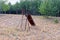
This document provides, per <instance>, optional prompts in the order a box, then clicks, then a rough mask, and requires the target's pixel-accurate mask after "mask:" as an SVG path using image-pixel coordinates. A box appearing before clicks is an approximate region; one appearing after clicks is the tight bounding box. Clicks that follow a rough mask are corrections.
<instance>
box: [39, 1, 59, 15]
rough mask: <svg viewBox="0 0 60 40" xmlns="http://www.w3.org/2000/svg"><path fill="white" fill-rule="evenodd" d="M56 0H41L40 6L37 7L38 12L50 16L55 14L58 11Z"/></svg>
mask: <svg viewBox="0 0 60 40" xmlns="http://www.w3.org/2000/svg"><path fill="white" fill-rule="evenodd" d="M55 1H56V0H54V1H53V0H44V1H42V3H41V5H40V7H39V12H41V14H43V15H46V16H48V15H50V16H56V14H57V13H58V7H57V4H56V2H55Z"/></svg>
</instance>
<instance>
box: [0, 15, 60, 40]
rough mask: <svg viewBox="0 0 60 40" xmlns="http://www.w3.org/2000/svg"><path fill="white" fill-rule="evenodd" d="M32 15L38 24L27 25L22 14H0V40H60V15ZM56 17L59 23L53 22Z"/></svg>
mask: <svg viewBox="0 0 60 40" xmlns="http://www.w3.org/2000/svg"><path fill="white" fill-rule="evenodd" d="M32 17H33V20H34V21H35V23H36V26H31V25H30V24H29V26H28V25H27V26H26V27H25V24H26V17H25V16H24V18H23V20H22V15H11V14H0V40H60V17H52V18H51V19H45V18H43V17H42V16H32ZM55 18H57V19H58V20H59V23H57V24H55V23H54V22H53V20H54V19H55ZM21 22H23V23H22V24H23V25H22V27H21Z"/></svg>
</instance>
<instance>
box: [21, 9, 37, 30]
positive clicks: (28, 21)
mask: <svg viewBox="0 0 60 40" xmlns="http://www.w3.org/2000/svg"><path fill="white" fill-rule="evenodd" d="M25 11H26V10H24V9H23V10H22V19H21V25H20V27H21V28H22V26H23V22H25V25H24V26H25V30H29V29H30V26H29V25H31V26H35V25H36V24H35V22H34V20H33V18H32V16H31V15H30V14H29V12H27V11H26V14H25ZM24 17H26V19H25V21H24ZM27 25H28V26H27Z"/></svg>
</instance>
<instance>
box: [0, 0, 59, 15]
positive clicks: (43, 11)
mask: <svg viewBox="0 0 60 40" xmlns="http://www.w3.org/2000/svg"><path fill="white" fill-rule="evenodd" d="M6 1H8V0H5V1H3V0H0V13H3V14H4V13H5V14H6V13H8V14H21V13H22V10H25V12H29V13H30V14H33V15H45V16H60V0H25V1H24V0H20V3H19V2H16V4H14V5H12V4H11V3H10V2H9V3H8V4H5V2H6Z"/></svg>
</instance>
